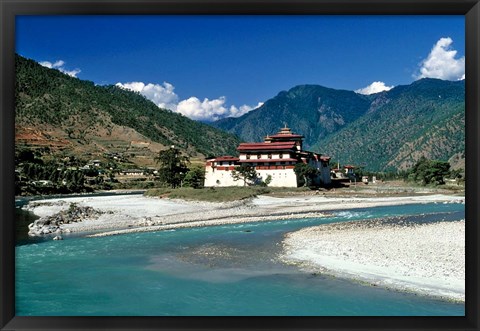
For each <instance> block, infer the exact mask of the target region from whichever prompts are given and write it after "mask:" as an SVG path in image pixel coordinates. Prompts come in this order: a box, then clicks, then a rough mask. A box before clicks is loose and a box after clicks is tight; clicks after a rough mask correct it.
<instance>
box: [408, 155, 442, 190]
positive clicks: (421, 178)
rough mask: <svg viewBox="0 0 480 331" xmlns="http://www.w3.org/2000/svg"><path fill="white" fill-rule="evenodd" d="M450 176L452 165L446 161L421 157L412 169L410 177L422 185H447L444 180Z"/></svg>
mask: <svg viewBox="0 0 480 331" xmlns="http://www.w3.org/2000/svg"><path fill="white" fill-rule="evenodd" d="M449 175H450V164H449V163H448V162H444V161H437V160H429V159H427V158H425V157H423V156H422V157H421V158H420V160H419V161H418V162H417V163H416V164H415V165H414V166H413V168H412V169H411V172H410V175H409V177H410V178H411V179H413V180H414V181H416V182H420V183H421V184H422V185H427V184H435V185H442V184H445V181H444V178H445V177H447V176H449Z"/></svg>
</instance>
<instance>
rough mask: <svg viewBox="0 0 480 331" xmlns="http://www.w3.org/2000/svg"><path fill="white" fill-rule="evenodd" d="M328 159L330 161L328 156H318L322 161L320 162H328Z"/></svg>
mask: <svg viewBox="0 0 480 331" xmlns="http://www.w3.org/2000/svg"><path fill="white" fill-rule="evenodd" d="M330 159H331V157H330V156H326V155H325V156H320V160H322V161H328V160H330Z"/></svg>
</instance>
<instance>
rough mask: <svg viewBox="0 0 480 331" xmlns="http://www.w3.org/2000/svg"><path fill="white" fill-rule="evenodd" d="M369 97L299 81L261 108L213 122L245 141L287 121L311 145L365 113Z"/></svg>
mask: <svg viewBox="0 0 480 331" xmlns="http://www.w3.org/2000/svg"><path fill="white" fill-rule="evenodd" d="M369 106H370V101H369V99H368V98H367V97H365V96H362V95H359V94H356V93H354V92H352V91H343V90H334V89H330V88H326V87H323V86H318V85H300V86H296V87H294V88H292V89H290V90H289V91H283V92H280V93H279V94H278V95H277V96H276V97H274V98H272V99H270V100H268V101H267V102H265V103H264V104H263V105H262V106H261V107H260V108H258V109H256V110H254V111H251V112H249V113H247V114H245V115H243V116H241V117H239V118H227V119H224V120H220V121H217V122H215V123H213V125H214V126H216V127H218V128H221V129H224V130H226V131H228V132H231V133H234V134H236V135H238V136H239V137H241V138H242V139H243V140H245V141H262V140H263V138H264V137H265V136H266V135H268V134H273V133H276V132H277V131H278V130H279V128H281V127H283V126H284V125H285V124H287V125H288V126H289V127H290V128H292V130H293V131H294V132H296V133H300V134H302V135H304V136H305V146H306V147H307V148H310V147H311V146H312V145H314V144H316V143H317V142H318V141H320V140H321V139H323V138H325V137H326V136H328V135H329V134H331V133H333V132H336V131H337V130H339V129H340V128H342V127H344V126H345V125H347V124H349V123H351V122H353V121H355V120H356V119H357V118H359V117H360V116H362V115H363V114H365V112H367V110H368V108H369Z"/></svg>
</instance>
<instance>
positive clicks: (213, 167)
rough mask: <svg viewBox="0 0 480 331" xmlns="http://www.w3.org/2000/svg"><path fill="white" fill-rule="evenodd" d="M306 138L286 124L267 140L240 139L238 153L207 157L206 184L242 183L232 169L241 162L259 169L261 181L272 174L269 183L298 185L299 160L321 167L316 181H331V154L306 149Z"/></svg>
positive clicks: (316, 167) (318, 182)
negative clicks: (235, 177)
mask: <svg viewBox="0 0 480 331" xmlns="http://www.w3.org/2000/svg"><path fill="white" fill-rule="evenodd" d="M303 138H304V137H303V136H302V135H298V134H294V133H292V131H291V130H290V129H289V128H287V127H286V126H285V127H284V128H283V129H281V130H280V132H278V133H277V134H275V135H272V136H267V137H266V138H265V141H264V142H261V143H241V144H240V145H239V146H238V148H237V150H238V152H239V153H240V156H239V157H233V156H221V157H217V158H214V159H209V160H207V163H206V168H205V186H207V187H213V186H243V185H244V183H243V180H234V178H233V177H232V170H234V169H235V168H236V167H239V166H241V165H249V166H252V167H253V168H254V169H255V170H256V172H257V174H258V176H259V180H260V181H265V180H266V179H267V177H268V176H270V177H271V181H270V183H269V184H268V186H277V187H297V186H298V183H297V176H296V174H295V172H294V168H295V165H296V164H297V163H300V162H302V163H305V164H309V165H311V166H312V167H314V168H315V169H317V170H318V172H319V174H318V176H317V178H315V180H314V184H316V185H321V186H326V185H329V184H330V183H331V180H330V165H329V162H330V157H328V156H322V154H317V153H313V152H309V151H304V150H303V148H302V145H303Z"/></svg>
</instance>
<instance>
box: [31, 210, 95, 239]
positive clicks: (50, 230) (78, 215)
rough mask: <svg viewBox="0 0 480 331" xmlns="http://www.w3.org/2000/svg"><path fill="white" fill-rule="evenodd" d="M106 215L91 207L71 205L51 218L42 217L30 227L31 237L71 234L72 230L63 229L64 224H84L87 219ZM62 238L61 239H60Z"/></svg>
mask: <svg viewBox="0 0 480 331" xmlns="http://www.w3.org/2000/svg"><path fill="white" fill-rule="evenodd" d="M102 214H104V213H103V212H101V211H98V210H96V209H94V208H92V207H89V206H77V205H76V204H73V203H72V204H71V205H70V208H69V209H67V210H62V211H60V212H58V213H55V214H54V215H51V216H45V217H41V218H39V219H38V220H36V221H35V222H33V223H30V224H29V225H28V228H29V231H28V235H29V236H32V237H34V236H44V235H48V234H61V233H62V232H70V230H68V229H65V230H63V229H62V228H61V225H63V224H71V223H78V222H82V221H83V220H85V219H96V218H98V216H100V215H102ZM60 238H61V237H60Z"/></svg>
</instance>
